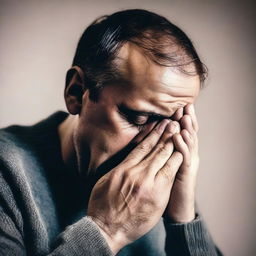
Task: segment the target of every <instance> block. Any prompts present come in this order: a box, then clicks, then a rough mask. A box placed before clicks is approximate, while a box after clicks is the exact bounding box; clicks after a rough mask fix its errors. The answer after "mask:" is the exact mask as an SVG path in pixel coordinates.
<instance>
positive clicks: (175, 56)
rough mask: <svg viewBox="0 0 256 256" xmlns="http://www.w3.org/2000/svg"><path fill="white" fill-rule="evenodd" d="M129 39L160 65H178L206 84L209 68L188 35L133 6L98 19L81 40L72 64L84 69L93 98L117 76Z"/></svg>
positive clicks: (159, 17) (163, 20) (169, 23)
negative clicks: (120, 56)
mask: <svg viewBox="0 0 256 256" xmlns="http://www.w3.org/2000/svg"><path fill="white" fill-rule="evenodd" d="M127 42H130V43H133V44H135V45H137V46H139V47H140V48H142V49H143V51H144V53H145V55H146V56H147V57H148V58H150V59H151V60H152V61H153V62H155V63H156V64H158V65H161V66H166V67H175V68H176V69H178V70H179V71H180V72H182V73H184V74H186V75H192V76H193V75H198V76H199V78H200V82H201V87H202V86H203V82H204V81H205V79H206V77H207V67H206V66H205V65H204V64H203V63H202V62H201V60H200V58H199V56H198V54H197V52H196V50H195V48H194V46H193V43H192V42H191V40H190V39H189V38H188V36H187V35H186V34H185V33H184V32H183V31H182V30H181V29H180V28H178V27H177V26H176V25H174V24H173V23H171V22H170V21H169V20H167V19H166V18H164V17H162V16H160V15H158V14H155V13H153V12H149V11H146V10H141V9H131V10H124V11H119V12H116V13H113V14H112V15H105V16H102V17H100V18H98V19H96V20H95V21H94V22H93V23H92V24H91V25H89V27H87V29H86V30H85V31H84V33H83V34H82V36H81V38H80V40H79V42H78V46H77V49H76V53H75V56H74V59H73V64H72V65H73V66H79V67H80V68H82V70H84V82H85V84H86V87H87V88H89V91H90V99H92V100H95V101H96V100H97V97H98V93H99V90H100V89H101V88H103V87H104V85H106V84H107V83H108V82H110V81H112V80H114V79H117V76H118V74H119V72H118V65H116V64H115V59H116V57H117V54H118V52H119V50H120V48H121V47H122V46H123V45H124V44H125V43H127ZM188 67H190V68H188ZM191 67H193V69H192V71H191Z"/></svg>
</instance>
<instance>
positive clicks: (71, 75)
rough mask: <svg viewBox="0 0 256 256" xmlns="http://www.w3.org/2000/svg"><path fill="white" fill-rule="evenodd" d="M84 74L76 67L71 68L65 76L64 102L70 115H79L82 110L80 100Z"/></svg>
mask: <svg viewBox="0 0 256 256" xmlns="http://www.w3.org/2000/svg"><path fill="white" fill-rule="evenodd" d="M83 76H84V73H83V71H82V69H81V68H80V67H78V66H73V67H72V68H71V69H69V70H68V72H67V75H66V86H65V92H64V97H65V102H66V106H67V109H68V112H69V113H70V114H72V115H76V114H79V113H80V112H81V108H82V98H83V94H84V92H85V86H84V79H83Z"/></svg>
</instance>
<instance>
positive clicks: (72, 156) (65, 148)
mask: <svg viewBox="0 0 256 256" xmlns="http://www.w3.org/2000/svg"><path fill="white" fill-rule="evenodd" d="M76 122H77V117H76V116H72V115H69V116H68V118H67V119H66V120H65V121H63V122H62V123H61V124H60V125H59V127H58V133H59V137H60V146H61V155H62V159H63V162H64V165H65V166H66V168H68V169H74V168H77V158H76V151H75V147H74V141H73V133H74V128H75V126H76Z"/></svg>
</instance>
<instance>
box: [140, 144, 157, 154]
mask: <svg viewBox="0 0 256 256" xmlns="http://www.w3.org/2000/svg"><path fill="white" fill-rule="evenodd" d="M152 148H153V145H152V143H141V144H139V146H138V150H139V151H141V152H145V153H146V152H148V151H150V150H151V149H152Z"/></svg>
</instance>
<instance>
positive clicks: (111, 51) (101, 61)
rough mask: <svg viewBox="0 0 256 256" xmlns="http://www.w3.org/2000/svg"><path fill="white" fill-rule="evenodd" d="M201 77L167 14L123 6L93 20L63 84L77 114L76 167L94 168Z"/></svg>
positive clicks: (189, 97)
mask: <svg viewBox="0 0 256 256" xmlns="http://www.w3.org/2000/svg"><path fill="white" fill-rule="evenodd" d="M205 75H206V69H205V66H204V65H203V64H202V62H201V61H200V59H199V57H198V55H197V53H196V51H195V49H194V47H193V44H192V43H191V41H190V40H189V38H188V37H187V36H186V35H185V34H184V32H182V31H181V30H180V29H179V28H178V27H176V26H175V25H173V24H172V23H170V22H169V21H168V20H166V19H165V18H164V17H161V16H159V15H157V14H154V13H151V12H148V11H145V10H126V11H121V12H117V13H114V14H112V15H110V16H104V17H101V18H99V19H97V20H96V21H94V22H93V23H92V24H91V25H90V26H89V27H88V28H87V29H86V30H85V32H84V33H83V35H82V37H81V39H80V41H79V43H78V47H77V50H76V54H75V57H74V60H73V67H72V68H71V69H70V70H69V71H68V73H67V81H66V89H65V99H66V104H67V108H68V110H69V112H70V113H71V114H74V115H78V117H77V118H76V121H75V127H74V144H75V148H76V154H77V157H78V164H79V166H80V169H88V168H89V171H91V172H93V171H94V170H96V169H97V168H98V167H99V166H100V165H101V164H102V163H103V162H105V161H106V160H109V159H111V157H113V156H114V155H115V154H117V153H118V152H120V151H121V150H122V149H123V148H125V147H126V146H127V144H129V142H131V140H132V139H133V138H134V137H135V136H136V135H137V134H138V133H139V132H140V131H141V130H142V129H146V127H147V126H150V125H154V124H156V123H157V122H159V121H160V120H161V119H163V118H171V117H172V115H173V114H174V113H175V111H176V110H177V109H178V108H179V107H182V106H185V105H186V104H188V103H193V102H194V100H195V98H196V96H197V95H198V92H199V89H200V86H201V85H202V83H203V81H204V79H205ZM114 164H117V163H114ZM81 171H86V170H81Z"/></svg>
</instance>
